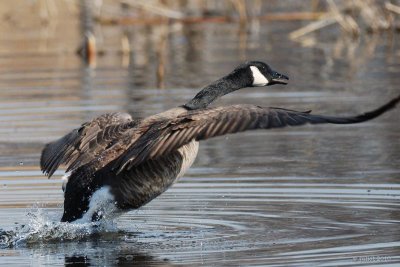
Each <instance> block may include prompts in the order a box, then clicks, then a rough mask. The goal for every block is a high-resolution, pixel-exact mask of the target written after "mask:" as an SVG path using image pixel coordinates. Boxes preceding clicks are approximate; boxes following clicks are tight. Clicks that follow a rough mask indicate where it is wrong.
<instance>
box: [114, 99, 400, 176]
mask: <svg viewBox="0 0 400 267" xmlns="http://www.w3.org/2000/svg"><path fill="white" fill-rule="evenodd" d="M399 101H400V96H398V97H397V98H395V99H393V100H391V101H390V102H388V103H386V104H385V105H383V106H381V107H379V108H378V109H375V110H373V111H370V112H367V113H364V114H361V115H357V116H349V117H335V116H324V115H314V114H311V111H307V112H300V111H294V110H288V109H282V108H265V107H259V106H255V105H232V106H225V107H216V108H208V109H203V110H194V111H189V112H187V113H184V114H182V115H180V116H178V117H177V118H176V119H173V120H168V121H166V122H164V123H158V124H155V125H153V126H151V128H150V129H149V130H148V131H147V132H146V133H145V134H143V135H142V136H141V137H140V138H139V139H138V140H137V141H136V142H135V143H134V144H133V145H132V146H131V147H129V149H128V150H127V151H125V152H124V153H123V154H122V155H121V156H120V157H119V159H118V160H116V161H115V163H114V166H113V167H114V169H117V170H118V172H120V171H122V170H123V169H125V168H126V169H128V170H129V169H130V168H132V167H133V166H137V165H139V164H140V163H142V162H144V161H145V160H147V159H151V158H157V157H159V156H161V155H165V154H168V153H170V152H171V151H173V150H176V149H178V148H179V147H181V146H183V145H185V144H187V143H189V142H190V141H191V140H193V139H195V140H204V139H208V138H211V137H215V136H221V135H225V134H231V133H237V132H243V131H247V130H254V129H271V128H281V127H286V126H300V125H304V124H307V123H309V124H320V123H333V124H350V123H360V122H364V121H367V120H371V119H373V118H376V117H378V116H379V115H381V114H382V113H384V112H386V111H387V110H389V109H391V108H393V107H394V106H395V105H396V104H397V103H398V102H399Z"/></svg>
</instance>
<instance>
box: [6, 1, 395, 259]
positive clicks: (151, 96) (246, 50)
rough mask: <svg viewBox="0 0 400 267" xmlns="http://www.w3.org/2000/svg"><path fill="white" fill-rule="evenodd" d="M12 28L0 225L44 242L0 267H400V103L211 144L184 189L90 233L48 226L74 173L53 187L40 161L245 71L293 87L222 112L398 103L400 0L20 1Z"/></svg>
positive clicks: (250, 93) (248, 96) (245, 93)
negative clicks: (248, 65) (89, 134)
mask: <svg viewBox="0 0 400 267" xmlns="http://www.w3.org/2000/svg"><path fill="white" fill-rule="evenodd" d="M0 21H1V23H0V32H1V34H0V228H1V229H6V230H9V229H14V230H15V231H16V232H18V231H21V230H18V229H17V228H16V227H18V226H20V225H22V224H25V225H29V226H30V227H31V228H33V229H35V231H36V232H35V231H34V232H35V233H36V235H34V236H29V237H30V239H29V242H28V244H29V245H28V246H22V247H19V248H8V249H3V250H1V251H0V255H1V256H5V257H0V265H2V264H4V265H5V264H7V265H10V266H12V265H15V266H21V265H34V266H35V265H36V266H40V265H46V264H47V265H51V266H55V265H67V264H74V263H81V264H86V265H81V266H90V265H98V264H101V265H104V266H114V265H123V264H127V266H128V265H129V264H132V263H133V262H135V263H137V264H138V266H144V265H162V266H173V265H175V264H194V265H200V264H206V265H215V264H218V265H220V264H224V265H227V266H232V265H235V264H243V265H257V264H266V263H271V264H273V265H275V266H288V265H293V266H301V265H303V266H311V265H313V264H317V263H318V264H320V266H339V265H341V266H345V265H357V264H363V263H365V262H366V261H367V259H368V258H366V257H371V256H372V257H373V256H376V257H377V258H373V259H374V260H375V262H372V263H376V264H382V263H383V262H390V263H391V264H396V263H399V262H400V256H399V254H398V251H399V250H398V248H399V247H400V241H399V240H400V236H399V234H400V227H399V225H400V214H399V209H398V208H399V203H400V202H399V200H400V186H399V179H400V168H399V166H400V157H399V155H400V142H399V140H400V123H399V122H400V116H399V114H400V113H399V109H398V108H397V110H393V111H391V112H389V113H388V114H385V115H384V116H382V117H381V118H378V119H376V120H373V121H371V122H367V123H363V124H360V125H347V126H336V125H335V126H318V127H299V128H288V129H280V130H273V131H256V132H251V133H246V134H240V135H232V136H228V137H221V138H216V139H213V140H209V141H207V142H204V143H203V144H202V146H201V149H200V152H199V156H198V159H197V160H196V162H195V165H194V166H193V168H191V169H190V171H189V172H188V174H187V175H186V176H185V177H184V178H183V179H182V180H181V181H180V182H178V183H177V184H176V185H174V187H173V188H171V189H170V190H168V191H167V192H166V193H165V194H163V195H162V196H160V197H159V198H157V199H156V200H154V201H152V202H151V203H150V204H148V205H146V206H145V207H144V208H142V209H141V210H140V211H138V212H130V213H128V214H126V215H124V216H122V217H121V218H120V219H118V229H119V230H120V231H119V232H118V233H114V234H110V235H105V236H103V235H101V236H96V237H95V238H94V239H90V238H88V239H84V240H82V239H81V238H82V236H81V235H78V236H75V235H71V234H70V235H68V236H62V238H64V239H68V238H69V239H73V240H72V241H70V242H63V241H62V240H63V239H61V241H60V239H57V238H55V236H54V232H49V231H47V232H46V230H45V229H48V228H46V227H47V226H46V225H47V224H46V223H47V222H48V221H58V220H59V217H60V216H61V213H62V201H63V195H62V191H61V188H60V187H61V182H60V181H59V179H57V178H59V177H60V176H61V175H62V171H59V172H57V173H56V175H55V176H56V177H55V178H54V179H51V180H48V179H47V178H46V177H45V176H44V175H42V174H41V172H40V170H39V167H38V165H39V157H40V151H41V149H42V147H43V145H44V144H45V143H47V142H50V141H52V140H54V139H56V138H58V137H60V136H61V135H63V134H65V133H66V132H68V131H70V130H71V129H73V128H76V127H78V126H79V125H80V124H81V123H83V122H84V121H87V120H90V119H91V118H93V117H94V116H96V115H99V114H102V113H105V112H110V111H127V112H130V113H131V114H132V115H134V116H136V117H144V116H148V115H151V114H154V113H157V112H161V111H163V110H166V109H168V108H172V107H175V106H177V105H181V104H184V103H185V102H186V101H188V100H189V99H191V98H192V97H193V96H194V95H195V94H196V92H197V91H198V90H199V89H200V88H201V87H203V86H205V85H207V84H208V83H210V82H212V81H214V80H215V79H217V78H219V77H221V76H223V75H225V74H227V73H228V72H230V71H231V70H232V69H233V68H234V67H236V65H238V64H240V63H242V62H243V61H246V60H260V61H265V62H267V63H268V64H270V65H271V66H272V67H273V68H274V69H276V70H277V71H278V72H280V73H283V74H286V75H288V76H289V77H290V81H289V84H288V85H287V86H281V85H277V86H272V87H268V88H249V89H243V90H240V91H237V92H235V93H232V94H231V95H228V96H225V97H224V98H223V99H221V100H218V101H217V103H216V105H223V104H231V103H252V104H258V105H262V106H278V107H284V108H289V109H297V110H310V109H312V110H313V112H314V113H320V114H330V115H344V114H355V113H359V112H364V111H368V110H370V109H372V108H375V107H378V106H379V105H381V104H383V103H385V102H386V101H388V100H389V99H391V98H393V97H395V96H397V95H399V94H400V75H399V73H400V61H399V59H400V45H399V42H400V39H399V31H400V1H398V0H387V1H385V0H382V1H380V0H351V1H347V0H302V1H292V0H14V1H0ZM32 205H34V206H35V207H36V208H32ZM32 209H34V210H35V212H33V213H34V214H36V215H35V216H36V217H31V216H29V214H31V213H32ZM38 212H39V215H38ZM27 214H28V215H27ZM44 225H45V226H46V227H43V226H44ZM35 227H36V228H35ZM1 229H0V230H1ZM0 232H1V231H0ZM57 236H58V235H57ZM85 237H86V236H85ZM48 239H51V240H53V241H54V239H56V242H47V241H46V240H48ZM2 240H3V239H2V238H1V234H0V245H1V241H2ZM77 240H79V241H80V242H79V243H78V241H77ZM0 247H1V246H0ZM371 259H372V258H369V262H368V263H371ZM329 264H330V265H329ZM129 266H130V265H129Z"/></svg>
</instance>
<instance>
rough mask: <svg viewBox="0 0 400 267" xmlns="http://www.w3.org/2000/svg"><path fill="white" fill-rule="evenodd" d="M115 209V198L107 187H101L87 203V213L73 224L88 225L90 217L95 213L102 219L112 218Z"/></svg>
mask: <svg viewBox="0 0 400 267" xmlns="http://www.w3.org/2000/svg"><path fill="white" fill-rule="evenodd" d="M117 210H118V209H117V207H116V206H115V198H114V196H113V195H112V194H111V191H110V187H109V186H103V187H101V188H100V189H98V190H96V191H95V192H94V193H93V195H92V197H91V198H90V202H89V209H88V211H87V212H86V213H85V214H84V215H83V216H82V218H80V219H77V220H76V221H74V223H88V222H91V221H92V216H93V214H94V213H95V212H97V214H98V215H101V216H102V217H103V218H104V219H107V218H113V217H111V216H114V217H115V214H116V212H117Z"/></svg>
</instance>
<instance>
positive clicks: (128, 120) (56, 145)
mask: <svg viewBox="0 0 400 267" xmlns="http://www.w3.org/2000/svg"><path fill="white" fill-rule="evenodd" d="M135 123H136V121H133V120H132V117H131V116H130V115H129V114H127V113H107V114H104V115H101V116H99V117H97V118H95V119H93V120H92V121H90V122H87V123H84V124H82V126H81V127H80V128H78V129H74V130H72V131H71V132H70V133H68V134H67V135H65V136H63V137H61V138H60V139H58V140H56V141H54V142H52V143H49V144H47V145H46V146H45V147H44V149H43V151H42V155H41V158H40V167H41V169H42V171H43V172H44V173H46V174H47V175H48V176H49V177H51V176H52V175H53V174H54V172H55V171H56V170H57V168H58V167H59V166H60V165H61V164H65V165H66V166H67V167H68V169H67V170H68V171H69V170H73V169H76V168H78V167H79V166H82V165H83V164H85V163H87V162H89V161H91V160H92V159H94V158H95V157H96V156H97V155H98V154H99V153H100V152H101V151H102V150H104V149H105V148H106V147H107V146H110V144H112V143H113V140H115V139H116V138H118V136H120V135H121V134H122V133H123V132H124V130H126V129H127V128H129V127H132V125H133V124H135Z"/></svg>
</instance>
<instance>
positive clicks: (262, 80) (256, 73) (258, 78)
mask: <svg viewBox="0 0 400 267" xmlns="http://www.w3.org/2000/svg"><path fill="white" fill-rule="evenodd" d="M250 69H251V72H252V73H253V78H254V79H253V86H265V85H267V84H268V83H269V81H268V79H267V78H266V77H265V76H264V75H263V74H262V73H261V72H260V70H259V69H258V68H257V67H256V66H250Z"/></svg>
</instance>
